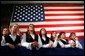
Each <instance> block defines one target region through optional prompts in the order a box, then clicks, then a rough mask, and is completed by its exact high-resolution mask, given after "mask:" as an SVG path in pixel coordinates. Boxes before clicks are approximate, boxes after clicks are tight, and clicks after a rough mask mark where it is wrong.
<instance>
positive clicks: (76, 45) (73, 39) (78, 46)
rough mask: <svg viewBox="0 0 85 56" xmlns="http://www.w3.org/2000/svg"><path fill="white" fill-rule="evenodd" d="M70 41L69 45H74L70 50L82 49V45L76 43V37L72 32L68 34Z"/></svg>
mask: <svg viewBox="0 0 85 56" xmlns="http://www.w3.org/2000/svg"><path fill="white" fill-rule="evenodd" d="M69 38H70V40H69V43H74V45H72V48H80V49H83V47H82V45H81V44H80V42H79V41H78V37H77V36H76V34H75V33H74V32H71V33H70V36H69Z"/></svg>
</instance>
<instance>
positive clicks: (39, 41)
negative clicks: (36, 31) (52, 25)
mask: <svg viewBox="0 0 85 56" xmlns="http://www.w3.org/2000/svg"><path fill="white" fill-rule="evenodd" d="M38 47H39V48H41V47H42V42H41V39H40V36H39V35H38Z"/></svg>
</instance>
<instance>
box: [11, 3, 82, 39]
mask: <svg viewBox="0 0 85 56" xmlns="http://www.w3.org/2000/svg"><path fill="white" fill-rule="evenodd" d="M35 5H36V4H35ZM35 5H34V6H35ZM40 5H41V4H40ZM16 6H17V7H18V8H19V7H20V5H16ZM24 6H32V5H21V7H22V8H19V9H22V10H24V9H25V10H24V11H26V8H25V7H24ZM37 6H38V8H40V6H39V5H37ZM41 6H43V10H44V12H43V14H44V15H43V16H44V17H43V19H45V20H44V21H38V22H36V21H34V22H32V21H30V20H29V21H26V22H25V21H23V20H22V21H21V22H20V21H19V19H20V18H18V17H19V16H21V15H19V16H17V15H18V14H20V13H17V14H16V18H15V19H17V18H18V21H17V20H15V21H13V17H14V16H15V15H14V14H13V15H12V20H11V22H10V24H11V23H17V24H19V27H20V30H21V31H22V32H26V30H27V28H28V25H29V24H34V25H35V31H36V33H37V34H39V31H40V29H41V28H45V29H46V30H47V34H48V36H49V37H50V33H51V31H56V32H57V34H59V33H60V32H61V31H64V32H66V36H67V37H69V35H70V33H71V32H75V33H76V35H77V36H78V38H79V39H82V38H83V37H84V6H83V5H82V4H78V3H77V4H75V3H51V4H50V3H48V4H42V5H41ZM32 8H34V7H33V6H32ZM32 8H30V10H31V9H32ZM14 9H16V8H14ZM19 9H17V10H16V11H17V12H18V11H19ZM40 9H42V8H40ZM40 9H38V11H39V10H40ZM27 10H28V9H27ZM20 12H22V11H20ZM13 13H15V11H13ZM25 13H26V12H25ZM25 13H23V14H25ZM35 13H36V12H35ZM27 14H31V12H30V13H27ZM39 14H40V13H38V15H39ZM25 16H26V14H25ZM36 16H37V15H35V16H34V17H36ZM27 18H29V19H31V18H32V17H31V18H30V16H28V17H27ZM25 19H26V17H24V20H25ZM35 19H36V18H35ZM37 19H39V17H37Z"/></svg>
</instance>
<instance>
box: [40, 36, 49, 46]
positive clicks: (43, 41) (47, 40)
mask: <svg viewBox="0 0 85 56" xmlns="http://www.w3.org/2000/svg"><path fill="white" fill-rule="evenodd" d="M40 38H41V42H42V44H43V45H44V44H48V43H49V37H45V38H46V40H43V39H42V37H40Z"/></svg>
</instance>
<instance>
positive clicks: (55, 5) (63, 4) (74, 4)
mask: <svg viewBox="0 0 85 56" xmlns="http://www.w3.org/2000/svg"><path fill="white" fill-rule="evenodd" d="M82 5H84V4H80V3H78V4H76V3H54V4H53V3H51V4H49V3H46V4H43V6H46V7H49V6H52V7H61V6H63V7H71V6H74V7H76V6H82ZM54 9H55V8H54Z"/></svg>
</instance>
